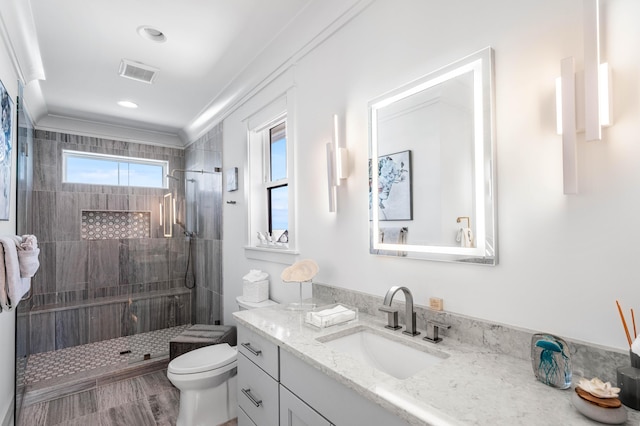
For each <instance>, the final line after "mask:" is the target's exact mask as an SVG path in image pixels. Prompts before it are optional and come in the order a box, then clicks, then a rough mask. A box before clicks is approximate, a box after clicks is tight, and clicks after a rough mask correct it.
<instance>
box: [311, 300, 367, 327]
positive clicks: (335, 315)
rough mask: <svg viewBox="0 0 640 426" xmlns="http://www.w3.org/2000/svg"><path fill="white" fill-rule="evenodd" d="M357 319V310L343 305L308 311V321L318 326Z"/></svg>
mask: <svg viewBox="0 0 640 426" xmlns="http://www.w3.org/2000/svg"><path fill="white" fill-rule="evenodd" d="M353 319H356V313H355V311H353V310H351V309H349V308H346V307H344V306H342V305H338V306H335V307H333V308H330V309H324V310H322V311H317V312H307V317H306V322H307V323H309V324H312V325H315V326H316V327H318V328H324V327H329V326H332V325H336V324H342V323H343V322H347V321H351V320H353Z"/></svg>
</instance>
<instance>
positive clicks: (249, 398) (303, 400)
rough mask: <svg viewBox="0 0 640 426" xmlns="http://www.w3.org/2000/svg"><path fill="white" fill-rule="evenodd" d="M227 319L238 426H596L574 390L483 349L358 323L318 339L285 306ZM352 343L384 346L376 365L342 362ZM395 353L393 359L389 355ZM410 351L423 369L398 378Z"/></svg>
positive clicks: (353, 358)
mask: <svg viewBox="0 0 640 426" xmlns="http://www.w3.org/2000/svg"><path fill="white" fill-rule="evenodd" d="M233 315H234V317H235V319H236V321H237V325H238V351H239V354H238V402H239V406H240V410H239V413H238V424H239V425H248V426H252V425H257V426H261V425H338V426H340V425H348V426H355V425H363V426H365V425H367V426H370V425H385V426H387V425H391V426H393V425H407V424H410V425H469V424H475V425H545V426H548V425H593V424H596V423H594V422H593V421H591V420H589V419H587V418H586V417H583V416H582V415H581V414H580V413H579V412H578V411H576V410H575V408H574V407H573V406H572V405H571V402H570V397H571V392H573V391H572V390H558V389H554V388H551V387H548V386H546V385H544V384H542V383H540V382H538V381H537V380H536V379H535V377H534V375H533V373H532V369H531V363H530V361H528V360H524V359H521V358H516V357H513V356H509V355H505V354H502V353H499V352H497V351H495V350H493V349H492V348H491V347H489V346H484V345H483V346H478V345H473V344H466V343H463V342H460V341H457V340H455V339H450V338H446V337H445V339H444V340H443V341H442V342H441V343H439V344H433V343H429V342H426V341H423V340H422V337H423V336H424V330H422V334H421V335H420V336H416V337H410V336H406V335H403V334H402V332H401V331H392V330H387V329H385V327H384V326H385V324H386V322H385V321H384V320H383V319H382V318H379V317H374V316H371V315H366V314H362V313H361V314H360V315H359V318H358V319H357V320H356V321H353V322H351V323H348V324H344V325H339V326H332V327H328V328H326V329H323V330H318V329H316V328H312V327H310V326H308V325H307V324H305V322H304V314H302V313H300V312H296V311H291V310H287V309H286V308H285V307H284V306H283V305H278V306H275V307H273V308H264V309H257V310H250V311H241V312H236V313H234V314H233ZM357 335H367V336H369V335H372V336H374V339H382V344H381V345H382V346H376V343H375V342H373V343H371V344H372V345H373V346H371V347H370V349H369V351H370V352H371V353H376V354H379V355H380V357H381V361H380V362H381V364H380V365H377V366H375V367H374V366H373V364H372V362H371V361H363V360H362V359H360V358H358V356H357V354H354V353H352V352H350V350H351V349H353V347H354V346H357V345H358V343H353V342H351V341H350V340H351V337H350V336H357ZM375 336H377V337H375ZM369 337H370V336H369ZM367 344H368V343H367ZM379 347H382V348H388V349H387V350H379V349H378V348H379ZM396 348H400V352H396V353H394V352H393V351H394V350H395V349H396ZM412 351H416V352H419V353H423V354H425V357H426V358H429V360H430V363H427V364H425V365H420V366H418V367H416V368H415V371H412V370H409V371H398V370H397V369H396V367H403V366H406V367H412V366H414V365H415V364H416V362H415V361H411V360H409V359H408V358H407V359H404V358H403V357H404V356H405V355H404V353H405V352H412ZM396 358H398V359H397V362H396ZM400 358H402V359H400ZM389 361H391V362H390V364H389V365H386V366H385V365H383V364H384V363H386V362H389ZM373 362H376V361H373ZM639 422H640V415H639V413H638V412H636V411H633V410H629V420H628V422H627V424H629V425H637V424H638V423H639Z"/></svg>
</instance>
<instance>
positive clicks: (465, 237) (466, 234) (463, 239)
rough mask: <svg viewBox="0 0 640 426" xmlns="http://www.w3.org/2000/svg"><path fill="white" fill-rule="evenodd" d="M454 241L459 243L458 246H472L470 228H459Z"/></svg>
mask: <svg viewBox="0 0 640 426" xmlns="http://www.w3.org/2000/svg"><path fill="white" fill-rule="evenodd" d="M456 241H457V242H459V243H460V247H466V248H470V247H473V232H472V231H471V228H460V229H459V230H458V236H457V237H456Z"/></svg>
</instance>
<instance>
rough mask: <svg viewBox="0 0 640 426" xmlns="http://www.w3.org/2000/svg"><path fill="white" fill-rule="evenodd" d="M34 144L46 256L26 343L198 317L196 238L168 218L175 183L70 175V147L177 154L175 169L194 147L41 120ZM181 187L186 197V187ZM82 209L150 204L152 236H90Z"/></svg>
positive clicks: (47, 344) (46, 343)
mask: <svg viewBox="0 0 640 426" xmlns="http://www.w3.org/2000/svg"><path fill="white" fill-rule="evenodd" d="M33 148H34V149H33V192H32V203H33V208H32V210H31V218H30V219H32V223H33V230H32V231H31V232H32V233H33V234H35V235H36V236H37V237H38V241H39V245H40V249H41V251H40V264H41V266H40V270H39V271H38V274H37V275H36V276H35V278H34V279H33V282H32V284H33V297H32V299H31V301H30V302H29V304H28V307H24V308H22V310H21V314H20V315H22V316H27V320H28V321H30V327H27V329H30V333H29V334H30V338H31V339H30V340H31V341H30V344H29V345H27V346H26V347H25V348H24V349H25V350H27V351H28V352H29V353H37V352H43V351H50V350H54V349H62V348H65V347H68V346H75V345H79V344H83V343H89V342H95V341H99V340H102V339H108V338H114V337H121V336H126V335H131V334H135V333H139V332H145V331H151V330H155V329H158V328H165V327H171V326H175V325H181V324H186V323H189V322H190V321H191V295H190V292H188V291H186V290H183V289H184V274H185V268H186V254H187V247H188V246H187V243H186V241H185V238H184V236H183V234H182V232H181V229H179V227H177V226H176V227H175V229H174V238H164V237H163V233H162V229H161V227H160V225H159V214H160V212H159V210H160V209H159V205H160V203H161V201H162V198H163V196H164V194H165V193H166V192H167V189H155V188H133V187H131V188H129V187H114V186H106V185H88V184H71V183H63V182H62V150H63V149H70V150H77V151H87V152H95V153H102V154H111V155H122V156H131V157H141V158H150V159H158V160H167V161H168V162H169V169H170V170H172V169H175V168H177V169H183V168H184V166H185V162H184V158H185V157H184V155H185V151H184V150H183V149H177V148H168V147H161V146H152V145H144V144H136V143H131V142H125V141H117V140H108V139H100V138H92V137H84V136H77V135H70V134H64V133H57V132H48V131H40V130H36V132H35V139H34V147H33ZM171 189H172V190H173V191H175V194H176V195H177V197H178V202H179V203H180V202H181V200H182V199H183V197H184V187H183V186H180V185H177V186H176V187H175V188H171ZM82 210H113V211H149V212H151V224H152V226H151V230H150V238H139V239H114V240H92V241H89V240H82V238H81V214H82ZM129 296H131V297H129ZM129 299H131V300H129ZM107 302H108V303H107ZM25 305H26V304H25ZM27 308H29V309H31V310H32V312H30V313H26V312H25V311H26V310H27ZM20 321H22V322H24V321H25V319H24V318H21V319H20ZM19 339H20V336H19Z"/></svg>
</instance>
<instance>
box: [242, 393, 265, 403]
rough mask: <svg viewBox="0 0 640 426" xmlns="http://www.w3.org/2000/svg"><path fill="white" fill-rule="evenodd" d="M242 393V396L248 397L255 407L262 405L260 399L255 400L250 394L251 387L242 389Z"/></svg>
mask: <svg viewBox="0 0 640 426" xmlns="http://www.w3.org/2000/svg"><path fill="white" fill-rule="evenodd" d="M242 393H243V394H244V396H246V397H247V398H249V401H251V403H252V404H253V405H255V406H256V407H260V406H261V405H262V400H256V398H255V397H254V396H253V395H251V389H242Z"/></svg>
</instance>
